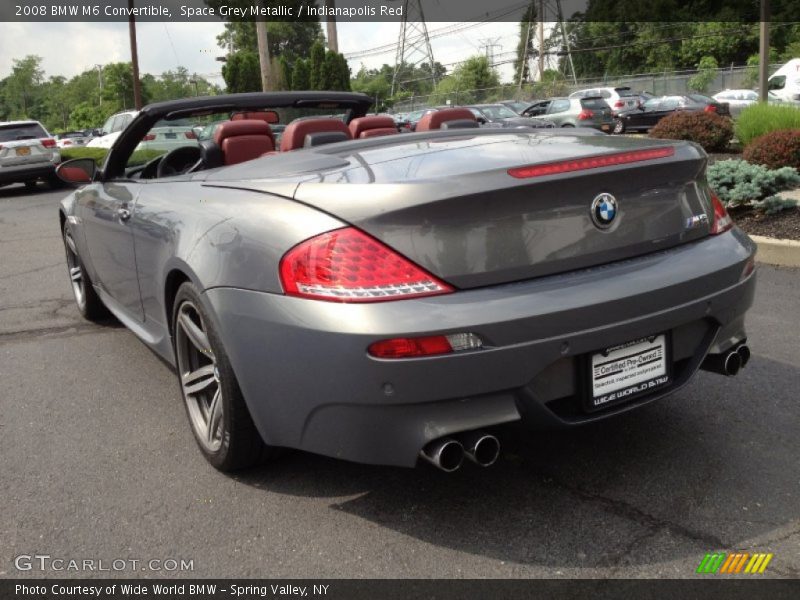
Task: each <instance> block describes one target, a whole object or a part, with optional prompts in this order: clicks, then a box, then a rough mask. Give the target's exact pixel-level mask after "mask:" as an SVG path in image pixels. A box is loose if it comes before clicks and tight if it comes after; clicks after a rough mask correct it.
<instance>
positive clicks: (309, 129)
mask: <svg viewBox="0 0 800 600" xmlns="http://www.w3.org/2000/svg"><path fill="white" fill-rule="evenodd" d="M327 132H343V133H344V134H345V135H346V139H352V136H351V135H350V130H349V129H348V128H347V125H345V124H344V123H342V122H341V121H340V120H339V119H302V120H299V121H293V122H291V123H289V124H288V125H287V126H286V129H285V130H284V131H283V135H282V136H281V152H288V151H289V150H297V149H298V148H303V147H304V146H305V142H306V136H307V135H311V134H315V133H327Z"/></svg>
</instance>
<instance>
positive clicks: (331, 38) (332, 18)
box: [325, 0, 339, 53]
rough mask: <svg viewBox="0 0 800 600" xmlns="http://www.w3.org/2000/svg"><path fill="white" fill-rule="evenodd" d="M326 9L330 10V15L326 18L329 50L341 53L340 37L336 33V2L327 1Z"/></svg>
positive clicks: (334, 0)
mask: <svg viewBox="0 0 800 600" xmlns="http://www.w3.org/2000/svg"><path fill="white" fill-rule="evenodd" d="M325 7H326V8H328V9H329V14H328V15H327V16H326V17H325V18H326V19H327V22H326V24H325V28H326V30H327V33H328V50H330V51H331V52H337V53H338V52H339V36H338V35H337V33H336V15H335V14H334V12H335V10H336V0H325Z"/></svg>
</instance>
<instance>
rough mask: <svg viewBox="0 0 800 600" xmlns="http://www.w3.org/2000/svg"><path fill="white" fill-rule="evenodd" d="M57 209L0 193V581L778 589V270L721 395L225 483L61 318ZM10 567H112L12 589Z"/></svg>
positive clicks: (793, 379) (795, 518)
mask: <svg viewBox="0 0 800 600" xmlns="http://www.w3.org/2000/svg"><path fill="white" fill-rule="evenodd" d="M65 193H66V192H64V191H56V192H52V191H47V190H46V188H45V187H44V186H42V187H41V189H40V190H37V191H36V192H29V191H26V190H25V189H24V188H23V187H21V186H12V187H4V188H0V384H1V385H2V387H0V390H2V391H0V507H2V515H3V518H2V519H0V577H20V576H22V577H25V576H32V577H42V576H48V577H54V576H63V575H67V576H91V575H93V574H96V575H103V576H109V575H119V576H127V577H135V576H142V575H145V576H162V575H166V576H176V575H180V576H193V577H217V576H227V577H256V576H259V577H315V578H316V577H401V578H405V577H691V576H694V572H695V570H696V568H697V566H698V564H699V562H700V561H701V559H702V558H703V556H704V555H705V553H707V552H713V551H724V552H729V551H734V550H736V551H745V552H751V553H752V552H772V553H774V558H773V559H772V561H771V563H770V564H769V567H768V569H767V572H766V573H765V574H764V575H763V576H764V577H766V576H773V577H800V435H798V433H799V432H800V394H798V384H800V356H799V355H798V352H799V351H800V271H798V270H790V269H779V268H771V267H765V266H762V267H760V271H759V275H758V277H759V284H758V292H757V297H756V304H755V307H754V308H753V310H752V311H751V313H750V316H749V319H748V333H749V340H750V344H751V347H752V350H753V359H752V361H751V362H750V364H749V365H748V366H747V368H746V369H744V370H743V371H742V373H741V374H740V375H739V376H738V377H735V378H724V377H721V376H718V375H713V374H709V373H700V374H699V375H698V376H697V377H696V378H695V380H694V381H693V382H692V383H691V384H690V385H689V386H688V387H687V388H685V389H684V390H683V391H681V392H679V393H678V394H676V395H674V396H672V397H670V398H668V399H665V400H662V401H659V402H657V403H655V404H651V405H650V406H648V407H645V408H643V409H640V410H637V411H633V412H632V413H629V414H625V415H622V416H620V417H618V418H616V419H614V420H610V421H607V422H604V423H601V424H596V425H592V426H587V427H584V428H582V429H578V430H574V431H569V432H531V431H526V430H523V429H520V428H518V427H507V428H504V429H500V430H499V431H498V435H499V437H500V439H501V442H502V444H503V456H502V458H501V460H500V461H499V462H498V464H497V465H495V466H494V467H492V468H489V469H484V470H480V469H478V468H477V467H474V466H471V465H468V466H466V467H465V468H464V469H461V470H460V471H459V472H457V473H455V474H452V475H446V474H444V473H440V472H438V471H436V470H435V469H433V468H432V467H430V466H427V465H421V466H419V467H418V468H417V469H413V470H412V469H397V468H386V467H373V466H363V465H357V464H350V463H346V462H341V461H337V460H333V459H328V458H323V457H318V456H313V455H310V454H305V453H300V452H287V453H286V454H285V455H284V456H282V457H281V458H280V459H279V460H278V461H277V462H274V463H272V464H270V465H267V466H264V467H261V468H258V469H256V470H253V471H249V472H245V473H242V474H238V475H236V476H229V475H224V474H221V473H218V472H217V471H215V470H214V469H213V468H211V467H210V466H209V465H208V464H207V463H206V462H205V460H204V459H203V458H202V456H201V454H200V452H199V451H198V450H197V448H196V447H195V442H194V440H193V438H192V435H191V432H190V430H189V425H188V422H187V419H186V416H185V412H184V408H183V405H182V402H181V397H180V392H179V389H178V384H177V381H176V379H175V375H174V374H173V373H172V372H171V371H170V369H169V368H168V367H167V366H166V365H165V364H164V363H162V362H161V361H160V360H159V359H158V358H156V356H155V355H154V354H153V353H151V352H150V351H149V350H148V349H147V348H146V347H145V346H144V345H143V344H142V343H140V342H139V341H138V340H137V339H136V338H135V337H134V336H133V334H131V333H130V332H128V331H127V330H126V329H124V328H122V327H121V326H119V325H116V324H108V325H105V326H101V325H93V324H90V323H88V322H85V321H83V320H82V319H81V318H80V316H79V315H78V312H77V310H76V309H75V307H74V304H73V300H72V294H71V290H70V287H69V283H68V278H67V272H66V267H65V263H64V252H63V247H62V243H61V238H60V235H59V226H58V218H57V213H56V209H57V204H58V201H59V199H60V198H61V197H62V196H63V195H64V194H65ZM21 555H22V556H26V555H30V556H33V555H49V556H50V557H51V559H46V560H47V561H51V560H53V559H65V560H67V561H68V560H70V559H73V560H77V561H84V560H93V561H95V562H93V563H91V564H93V565H94V567H95V568H97V567H98V566H100V565H101V564H103V565H105V566H106V567H107V568H108V567H109V565H111V564H112V561H114V560H117V561H120V560H122V561H126V563H125V564H126V566H125V568H124V569H122V570H121V571H118V572H114V571H112V572H110V573H109V572H102V573H99V572H97V571H94V572H92V571H88V572H80V571H77V572H76V571H71V570H70V571H53V570H52V569H50V570H46V571H44V572H42V571H41V570H39V569H38V566H37V564H36V563H35V562H34V564H33V568H32V569H31V570H27V571H19V570H18V569H17V568H16V566H15V557H18V556H21ZM150 560H160V561H163V562H162V563H154V564H153V565H148V564H147V563H148V561H150ZM169 560H175V561H180V560H184V561H185V562H187V563H188V562H189V561H191V567H192V570H185V571H180V569H178V570H177V571H173V570H167V569H168V568H170V567H172V566H173V564H172V563H169V562H167V563H166V565H164V564H163V563H164V562H166V561H169ZM100 561H103V562H102V563H101V562H100ZM131 561H143V562H139V563H136V566H135V567H133V566H131V565H132V564H133V563H132V562H131ZM16 562H17V563H18V566H19V565H22V566H23V567H24V566H25V564H26V562H25V559H23V561H22V563H20V562H19V561H16ZM58 564H62V563H58ZM121 564H122V563H120V562H117V563H116V565H117V566H119V565H121ZM159 564H161V565H162V566H161V567H159ZM178 564H180V563H179V562H178ZM68 565H69V563H68V562H65V563H63V565H62V566H68ZM145 565H146V566H145ZM51 566H52V565H51ZM151 566H152V569H151V568H150V567H151ZM142 568H145V569H147V570H146V571H144V572H142ZM159 568H160V570H158V569H159ZM187 569H188V567H187Z"/></svg>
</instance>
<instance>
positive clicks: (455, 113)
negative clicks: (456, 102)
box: [417, 108, 476, 131]
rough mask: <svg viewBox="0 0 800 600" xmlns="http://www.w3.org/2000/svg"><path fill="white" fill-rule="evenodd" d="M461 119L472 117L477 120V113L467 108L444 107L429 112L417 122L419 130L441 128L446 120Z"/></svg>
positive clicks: (472, 119) (471, 118)
mask: <svg viewBox="0 0 800 600" xmlns="http://www.w3.org/2000/svg"><path fill="white" fill-rule="evenodd" d="M461 119H470V120H471V121H475V120H476V119H475V115H473V114H472V111H470V110H468V109H466V108H443V109H442V110H437V111H434V112H429V113H428V114H427V115H425V116H424V117H422V118H421V119H420V120H419V123H417V131H430V130H431V129H439V128H440V127H441V126H442V123H444V122H446V121H457V120H461Z"/></svg>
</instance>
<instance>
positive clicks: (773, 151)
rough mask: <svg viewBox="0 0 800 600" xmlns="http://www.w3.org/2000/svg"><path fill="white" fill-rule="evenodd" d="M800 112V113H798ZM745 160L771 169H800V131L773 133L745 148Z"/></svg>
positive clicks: (755, 140)
mask: <svg viewBox="0 0 800 600" xmlns="http://www.w3.org/2000/svg"><path fill="white" fill-rule="evenodd" d="M798 112H800V111H798ZM742 156H743V157H744V159H745V160H746V161H748V162H751V163H753V164H756V165H764V166H765V167H768V168H770V169H780V168H781V167H794V168H795V169H798V168H800V129H785V130H783V131H773V132H772V133H768V134H766V135H762V136H760V137H757V138H756V139H754V140H753V141H752V142H750V144H748V145H747V146H745V149H744V153H743V155H742Z"/></svg>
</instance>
